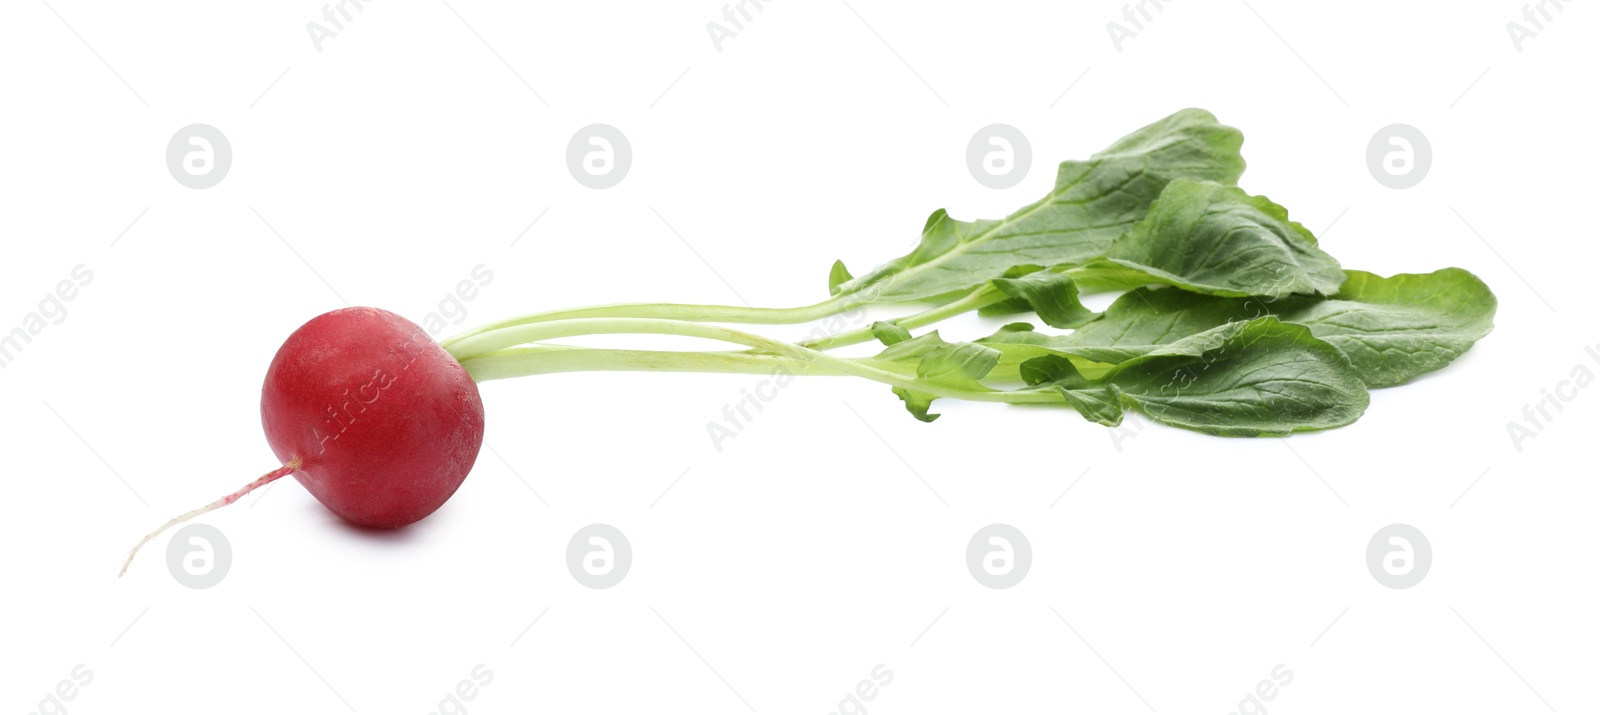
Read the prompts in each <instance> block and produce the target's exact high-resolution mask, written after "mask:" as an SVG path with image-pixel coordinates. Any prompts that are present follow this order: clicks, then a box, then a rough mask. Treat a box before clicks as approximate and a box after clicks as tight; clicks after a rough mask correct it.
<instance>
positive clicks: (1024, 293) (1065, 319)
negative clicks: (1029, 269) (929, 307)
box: [978, 271, 1100, 328]
mask: <svg viewBox="0 0 1600 715" xmlns="http://www.w3.org/2000/svg"><path fill="white" fill-rule="evenodd" d="M990 284H991V285H993V286H994V287H995V288H997V289H998V290H999V291H1000V292H1001V293H1004V294H1005V295H1006V296H1007V297H1008V298H1010V300H1007V301H1004V302H1002V303H999V304H996V306H1007V307H1013V306H1015V305H1016V304H1019V303H1020V305H1021V306H1022V307H1023V309H1024V310H1029V309H1031V310H1032V311H1033V312H1035V313H1037V314H1038V315H1039V319H1040V320H1043V321H1044V323H1045V325H1048V326H1050V327H1052V328H1076V327H1078V326H1080V325H1083V324H1085V323H1088V322H1090V321H1092V320H1094V319H1096V318H1098V317H1100V314H1099V313H1096V312H1094V311H1092V310H1089V309H1088V308H1085V307H1083V303H1081V302H1079V300H1078V284H1077V283H1076V282H1074V281H1073V280H1072V278H1070V277H1068V276H1067V275H1065V274H1062V273H1055V272H1052V271H1037V272H1034V273H1029V274H1027V275H1024V276H1021V277H1019V278H996V279H994V280H993V281H990ZM991 307H994V306H991ZM1012 312H1020V311H1012ZM978 313H979V315H1001V314H1003V313H1001V312H999V311H998V310H995V311H990V312H984V311H982V310H980V311H978Z"/></svg>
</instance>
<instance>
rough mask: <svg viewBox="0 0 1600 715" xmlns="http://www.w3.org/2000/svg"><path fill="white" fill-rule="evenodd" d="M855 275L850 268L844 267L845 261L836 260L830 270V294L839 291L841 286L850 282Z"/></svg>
mask: <svg viewBox="0 0 1600 715" xmlns="http://www.w3.org/2000/svg"><path fill="white" fill-rule="evenodd" d="M854 278H855V276H852V275H850V269H848V268H845V267H844V261H834V262H833V268H832V269H830V270H829V271H828V295H834V294H836V293H838V292H839V286H841V285H844V284H845V283H849V282H850V281H851V280H853V279H854Z"/></svg>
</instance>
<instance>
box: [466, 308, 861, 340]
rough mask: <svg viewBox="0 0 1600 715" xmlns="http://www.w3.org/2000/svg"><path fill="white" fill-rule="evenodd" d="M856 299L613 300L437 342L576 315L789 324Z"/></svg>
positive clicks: (821, 315)
mask: <svg viewBox="0 0 1600 715" xmlns="http://www.w3.org/2000/svg"><path fill="white" fill-rule="evenodd" d="M856 304H857V303H856V302H853V301H850V300H849V299H848V297H847V296H843V295H838V296H834V297H832V298H829V299H827V300H825V301H822V302H821V303H814V304H812V305H807V306H803V307H799V308H749V307H740V306H732V305H694V304H685V303H616V304H613V305H595V306H589V307H587V308H568V309H564V310H551V311H546V312H543V313H530V314H528V315H523V316H519V317H516V318H510V319H507V320H502V321H499V322H496V323H489V324H488V325H483V326H480V327H477V328H473V329H472V330H468V331H467V332H464V333H461V334H459V335H455V336H452V337H450V338H447V339H445V340H444V341H443V342H441V343H440V345H443V346H444V347H445V349H450V348H451V347H452V346H454V345H456V344H458V343H460V342H461V341H463V340H467V339H469V338H472V337H475V336H478V335H482V334H484V333H488V332H492V331H496V330H502V329H505V328H512V327H516V326H519V325H531V324H533V323H543V322H549V321H552V320H571V319H577V318H664V319H670V320H694V321H709V322H716V323H747V324H755V325H791V324H794V323H806V322H810V321H813V320H821V319H823V318H826V317H828V316H831V315H834V314H837V313H841V312H843V311H845V310H848V309H849V308H850V307H851V306H853V305H856Z"/></svg>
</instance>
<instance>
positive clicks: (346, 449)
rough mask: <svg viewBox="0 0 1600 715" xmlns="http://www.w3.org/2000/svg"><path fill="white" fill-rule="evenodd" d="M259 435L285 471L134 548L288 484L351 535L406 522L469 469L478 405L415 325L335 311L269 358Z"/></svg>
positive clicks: (437, 501) (463, 376) (429, 508)
mask: <svg viewBox="0 0 1600 715" xmlns="http://www.w3.org/2000/svg"><path fill="white" fill-rule="evenodd" d="M261 425H262V428H263V429H264V430H265V431H266V434H267V443H268V444H270V445H271V446H272V451H273V453H274V454H275V455H277V457H278V459H279V460H282V462H283V466H281V467H279V468H278V469H275V470H273V471H271V472H268V473H267V474H265V475H262V476H261V478H259V479H256V480H255V481H253V482H250V483H249V484H246V485H245V486H244V488H242V489H240V490H238V491H236V492H233V493H232V494H229V495H227V496H225V497H222V498H221V499H218V500H217V501H215V502H212V503H211V504H208V505H206V506H204V507H201V508H200V509H196V510H194V511H191V512H189V513H187V514H184V515H183V516H180V517H178V518H176V519H173V520H172V521H169V522H167V523H166V524H165V525H163V526H162V527H161V528H160V529H157V530H156V531H155V532H154V533H152V534H150V535H149V536H146V537H145V538H144V539H143V540H142V541H140V542H139V546H143V545H144V544H145V543H146V542H148V541H150V539H152V538H154V537H155V536H156V535H157V534H160V533H161V532H162V531H165V530H166V529H168V528H170V527H171V526H173V525H174V524H178V523H180V522H184V521H188V520H189V519H192V518H194V517H196V516H199V515H201V514H204V513H206V512H209V511H211V510H213V509H217V508H219V507H223V506H227V505H229V504H232V503H233V502H235V501H238V500H239V498H240V497H243V496H244V495H246V494H249V493H250V492H251V491H254V490H255V489H258V488H260V487H262V486H265V485H267V484H270V483H272V482H273V481H276V480H277V479H279V478H281V477H284V476H287V475H289V474H293V475H294V476H295V479H297V480H298V481H299V482H300V484H301V485H303V486H304V487H305V488H306V490H307V491H310V492H311V495H312V496H314V497H316V498H317V501H320V502H322V504H323V505H324V506H326V507H328V509H329V510H330V511H332V512H333V513H335V514H337V515H339V516H340V517H341V518H343V519H345V520H346V521H349V522H350V523H352V524H358V525H361V526H368V527H379V528H394V527H400V526H405V525H407V524H410V523H412V522H415V521H417V520H418V519H421V518H423V517H425V516H427V515H429V514H432V513H433V512H434V510H436V509H438V508H439V507H440V506H441V505H443V504H444V503H445V501H446V500H447V499H449V498H450V495H452V494H454V493H455V491H456V488H458V487H460V486H461V482H462V480H464V479H466V478H467V473H468V472H469V471H471V470H472V464H473V462H474V461H475V460H476V459H477V457H478V449H479V447H480V446H482V444H483V402H482V400H481V399H480V398H479V396H478V386H477V383H474V382H473V381H472V378H471V377H469V376H468V375H467V371H466V370H465V369H463V368H462V367H461V363H459V362H456V359H455V358H453V357H451V356H450V354H449V353H447V352H445V351H444V349H443V348H441V347H439V344H438V343H435V342H434V341H433V339H432V338H430V337H428V335H427V333H425V332H423V330H422V328H421V327H420V326H418V325H416V324H415V323H412V322H410V321H408V320H406V319H405V318H402V317H400V316H398V315H395V314H394V313H390V312H388V311H385V310H378V309H376V308H345V309H342V310H335V311H333V312H331V313H325V314H323V315H320V316H318V317H316V318H313V319H312V320H311V322H308V323H306V324H305V325H303V326H300V329H298V330H296V331H294V333H293V334H291V335H290V336H289V339H288V340H286V341H284V343H283V347H281V348H279V349H278V354H277V356H275V357H274V358H273V359H272V364H271V366H270V367H268V368H267V379H266V382H265V383H264V384H263V385H262V386H261ZM139 546H135V547H134V549H133V552H131V553H129V554H128V561H127V562H125V563H123V566H122V569H123V571H124V572H126V571H127V568H128V563H129V562H132V561H133V556H134V554H135V553H137V552H138V550H139Z"/></svg>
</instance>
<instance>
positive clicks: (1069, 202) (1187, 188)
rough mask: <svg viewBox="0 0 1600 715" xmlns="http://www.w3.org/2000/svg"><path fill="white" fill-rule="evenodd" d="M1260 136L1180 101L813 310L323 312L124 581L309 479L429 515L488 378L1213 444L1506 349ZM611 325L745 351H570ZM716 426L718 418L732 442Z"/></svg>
mask: <svg viewBox="0 0 1600 715" xmlns="http://www.w3.org/2000/svg"><path fill="white" fill-rule="evenodd" d="M1242 141H1243V138H1242V136H1241V135H1240V134H1239V132H1238V130H1235V129H1233V128H1231V127H1226V126H1223V125H1221V124H1218V123H1217V121H1216V118H1215V117H1213V116H1211V114H1210V113H1208V112H1205V111H1202V110H1197V109H1188V110H1183V111H1180V112H1178V113H1176V114H1173V115H1172V116H1170V117H1167V118H1166V119H1163V120H1160V121H1158V122H1156V123H1154V124H1151V125H1149V126H1147V127H1145V128H1143V129H1140V130H1138V131H1136V132H1134V133H1132V134H1130V135H1128V136H1126V137H1123V138H1122V139H1120V140H1118V141H1117V142H1116V143H1114V144H1112V145H1111V146H1110V147H1109V148H1108V149H1106V151H1104V152H1101V153H1099V154H1095V155H1094V156H1092V157H1090V159H1089V160H1087V161H1069V162H1065V163H1063V164H1062V165H1061V170H1060V172H1058V174H1057V180H1056V185H1055V187H1054V188H1053V189H1052V190H1051V192H1050V193H1049V194H1047V195H1046V196H1045V197H1044V198H1042V199H1040V200H1039V201H1036V202H1034V203H1032V204H1030V205H1028V206H1025V207H1023V208H1022V209H1021V210H1018V211H1017V212H1015V213H1013V214H1011V215H1010V216H1007V217H1005V218H1003V219H996V220H985V221H961V220H957V219H955V218H953V217H951V216H950V215H949V214H948V213H947V212H946V211H944V210H942V209H941V210H939V211H935V212H934V213H933V215H932V216H931V217H929V219H928V221H927V222H926V224H925V225H924V226H923V229H922V239H921V241H920V242H919V243H918V244H917V247H916V249H914V250H913V251H912V252H911V253H909V254H907V255H904V256H901V257H899V258H896V259H894V260H892V261H889V262H887V263H884V264H882V265H880V266H879V267H877V268H875V269H873V270H872V271H871V272H869V273H866V274H864V275H862V276H859V277H857V276H852V275H851V274H850V271H849V270H847V269H846V268H845V266H844V264H843V263H835V264H834V266H833V270H832V271H831V272H830V273H829V276H828V288H829V292H830V294H831V295H830V297H829V298H827V299H826V300H823V301H821V302H818V303H814V304H811V305H805V306H799V307H791V308H777V309H773V308H755V307H748V306H743V307H741V306H720V305H682V304H673V303H634V304H620V305H602V306H592V307H587V308H573V309H566V310H554V311H545V312H541V313H533V314H530V315H523V316H520V317H515V318H510V319H507V320H501V321H498V322H495V323H491V324H489V325H486V326H483V327H480V328H476V329H474V330H469V331H467V332H465V333H462V334H460V335H457V336H455V337H452V338H450V339H448V340H445V341H444V342H443V343H435V342H434V341H433V340H432V339H431V338H429V337H428V336H427V334H426V333H425V332H424V331H423V330H422V329H421V328H420V327H418V326H417V325H415V324H413V323H411V322H409V321H407V320H405V319H404V318H401V317H400V316H398V315H395V314H393V313H389V312H386V311H382V310H378V309H375V308H347V309H343V310H335V311H333V312H331V313H327V314H324V315H321V316H319V317H317V318H314V319H313V320H311V322H309V323H306V324H305V325H303V326H301V327H300V329H299V330H296V331H295V332H294V333H293V334H292V335H290V336H289V339H288V340H287V341H285V342H284V344H283V347H282V348H279V350H278V354H277V356H276V357H274V358H273V360H272V364H271V365H270V366H269V367H268V369H267V378H266V382H265V384H264V385H263V386H262V389H261V422H262V426H263V427H264V428H265V430H266V434H267V443H268V444H270V445H271V447H272V451H273V453H274V454H275V455H276V456H277V458H278V460H279V462H280V465H281V466H279V467H278V468H277V469H275V470H273V471H271V472H268V473H266V474H264V475H262V476H261V477H260V478H259V479H257V480H255V481H253V482H251V483H249V484H247V485H245V486H244V487H243V488H241V489H239V490H238V491H236V492H233V493H232V494H229V495H227V496H225V497H222V498H221V499H218V500H217V501H215V502H212V503H211V504H208V505H206V506H204V507H201V508H200V509H196V510H194V511H191V512H189V513H187V514H184V515H182V516H179V517H178V518H176V519H173V520H172V521H169V522H167V524H166V525H164V526H162V527H161V528H160V529H157V530H156V531H155V532H154V533H152V534H150V535H149V536H146V537H145V538H144V540H142V541H140V542H139V545H138V546H135V547H134V549H133V551H132V552H130V553H129V554H128V560H127V561H125V562H123V566H122V568H123V571H124V572H126V571H127V568H128V564H129V563H131V562H132V560H133V556H134V554H135V553H137V552H138V550H139V547H140V546H143V545H144V544H146V543H148V542H149V541H150V540H151V539H152V538H154V537H155V536H156V535H157V534H160V533H161V532H162V531H165V530H166V529H168V528H170V527H171V526H173V525H174V524H178V523H180V522H183V521H187V520H189V519H193V518H194V517H197V516H199V515H201V514H205V513H206V512H209V511H211V510H213V509H217V508H219V507H223V506H227V505H228V504H232V503H233V502H235V501H238V500H239V498H240V497H242V496H244V495H245V494H248V493H250V492H251V491H252V490H255V489H257V488H260V487H261V486H263V485H265V484H269V483H271V482H272V481H274V480H277V479H281V478H283V477H285V476H287V475H290V474H293V475H295V478H296V479H297V480H299V481H300V483H301V484H302V485H303V486H305V488H306V489H307V490H309V491H310V492H311V494H312V495H313V496H315V497H316V498H317V500H318V501H320V502H322V503H323V505H325V506H326V507H328V509H329V510H330V511H332V512H333V513H334V514H337V515H338V516H339V517H341V518H343V519H344V520H346V521H348V522H350V523H353V524H358V525H362V526H368V527H379V528H396V527H402V526H405V525H407V524H411V523H413V522H415V521H417V520H419V519H422V518H424V517H426V516H428V515H429V514H431V513H433V512H434V511H435V510H437V509H438V508H439V507H440V506H441V505H443V504H444V502H445V501H446V500H448V499H449V498H450V496H451V495H452V494H454V493H455V491H456V489H457V488H458V487H460V486H461V482H462V480H464V479H465V478H466V476H467V473H468V472H469V471H471V469H472V465H473V462H474V461H475V460H476V459H477V456H478V449H479V447H480V446H481V445H482V443H483V403H482V401H481V400H480V398H479V396H478V388H477V383H478V382H483V381H487V380H496V379H502V378H511V377H522V376H528V375H548V374H555V373H564V372H583V371H607V370H643V371H660V372H723V373H744V374H757V375H766V376H778V375H788V376H800V375H832V376H852V377H859V378H865V379H868V380H873V381H876V382H880V383H884V384H887V385H889V386H891V387H892V388H893V392H894V394H895V395H896V396H898V397H899V398H900V399H901V400H902V401H904V402H905V406H906V409H907V410H908V411H909V412H910V413H911V414H912V415H913V416H915V417H916V418H917V419H919V420H922V421H925V422H931V421H933V420H934V419H935V418H937V417H938V415H936V414H933V413H931V412H929V407H930V406H931V405H932V403H933V401H934V400H936V399H939V398H951V399H960V400H971V401H981V402H1004V403H1009V404H1048V405H1056V406H1062V407H1069V408H1072V409H1073V410H1076V411H1077V412H1079V413H1080V414H1082V415H1083V416H1084V417H1085V418H1087V419H1089V420H1090V421H1092V422H1097V423H1100V424H1103V425H1108V426H1115V425H1117V424H1120V423H1121V421H1122V419H1123V417H1124V415H1125V414H1126V412H1127V411H1128V410H1130V409H1131V410H1138V411H1140V412H1143V413H1144V414H1145V415H1146V416H1147V417H1149V418H1150V419H1151V420H1153V421H1156V422H1161V423H1164V424H1168V425H1173V426H1177V427H1184V428H1187V429H1193V430H1198V431H1201V432H1207V433H1211V434H1217V435H1227V436H1284V435H1289V434H1292V433H1295V432H1303V431H1308V430H1319V429H1330V428H1334V427H1341V426H1344V425H1347V424H1350V423H1351V422H1354V421H1355V420H1356V419H1357V418H1358V417H1360V416H1361V414H1362V412H1363V411H1364V410H1366V408H1367V406H1368V404H1369V396H1368V392H1367V390H1368V388H1371V387H1388V386H1393V385H1400V384H1404V383H1406V382H1409V381H1410V380H1412V379H1415V378H1416V377H1418V376H1420V375H1423V374H1426V373H1429V372H1432V371H1434V370H1438V369H1441V368H1443V367H1444V366H1446V365H1447V364H1449V363H1450V361H1451V360H1454V359H1455V358H1456V357H1457V356H1459V355H1461V354H1462V353H1464V352H1466V350H1467V349H1469V348H1470V347H1471V346H1472V345H1473V344H1474V343H1475V342H1476V341H1477V340H1479V339H1480V338H1482V337H1484V336H1485V335H1487V334H1488V333H1489V331H1490V329H1491V328H1492V327H1493V318H1494V313H1495V308H1496V306H1497V302H1496V300H1495V297H1494V294H1493V293H1492V292H1490V291H1489V288H1488V286H1486V285H1484V284H1483V282H1482V281H1481V280H1478V278H1477V277H1476V276H1473V275H1472V274H1470V273H1468V272H1466V271H1463V270H1460V269H1444V270H1440V271H1435V272H1433V273H1429V274H1415V275H1409V274H1401V275H1396V276H1392V277H1389V278H1384V277H1381V276H1377V275H1373V274H1371V273H1364V272H1361V271H1345V270H1343V269H1342V268H1341V267H1340V265H1339V263H1338V261H1336V260H1334V258H1333V257H1332V256H1330V255H1328V254H1326V253H1325V252H1323V250H1322V248H1321V247H1320V246H1319V245H1318V243H1317V241H1316V238H1315V237H1314V236H1313V235H1312V234H1311V232H1310V231H1308V230H1306V229H1305V227H1304V226H1302V225H1300V224H1299V223H1296V222H1294V221H1291V220H1289V214H1288V211H1287V210H1286V209H1284V208H1283V207H1282V206H1279V205H1277V204H1275V203H1273V202H1272V201H1270V200H1268V199H1267V198H1266V197H1263V196H1252V195H1250V194H1248V193H1246V192H1245V191H1243V190H1242V189H1239V188H1237V187H1236V186H1234V185H1233V184H1234V182H1235V181H1236V180H1237V179H1238V178H1239V175H1240V173H1241V172H1243V170H1244V159H1243V158H1242V157H1241V156H1240V155H1239V147H1240V144H1241V142H1242ZM1152 286H1159V287H1152ZM1092 290H1122V291H1126V293H1125V295H1123V296H1122V297H1121V298H1119V299H1117V300H1116V301H1115V302H1113V303H1112V304H1111V306H1110V307H1109V308H1107V310H1106V312H1105V313H1104V314H1100V313H1096V312H1094V311H1091V310H1089V309H1088V308H1086V307H1084V306H1083V304H1082V303H1081V302H1079V300H1078V297H1079V294H1080V292H1081V291H1092ZM910 303H923V304H930V305H928V306H927V307H925V308H924V309H922V310H920V311H918V312H912V313H902V314H901V315H900V316H899V317H896V318H893V319H889V320H884V321H880V322H876V323H872V324H871V325H870V326H868V327H861V328H855V329H848V328H849V326H847V325H845V323H846V321H844V320H842V319H841V318H840V316H841V315H844V314H847V313H849V312H851V311H856V310H860V309H862V308H863V306H867V305H877V306H884V307H886V308H887V307H888V306H899V307H902V308H903V307H904V306H905V305H906V304H910ZM973 311H977V312H978V313H979V314H980V315H985V316H992V315H1012V314H1018V313H1021V314H1029V313H1032V314H1034V315H1036V316H1037V317H1038V318H1039V320H1040V321H1041V322H1043V323H1044V324H1046V325H1048V326H1050V327H1052V328H1059V329H1072V330H1073V331H1074V332H1072V333H1070V334H1065V335H1058V334H1046V333H1045V332H1044V331H1036V330H1034V326H1033V325H1032V324H1030V323H1026V322H1015V323H1010V324H1008V325H1006V326H1005V327H1003V328H1001V329H1000V330H999V331H998V332H996V333H994V334H992V335H989V336H987V337H982V338H978V339H976V340H971V341H966V342H953V343H952V342H946V341H945V340H944V339H943V338H942V337H940V335H939V333H938V332H937V331H929V332H924V333H922V334H921V335H915V336H914V335H912V333H911V331H912V330H915V329H919V328H923V327H926V326H929V325H933V324H935V323H938V322H940V321H942V320H945V319H947V318H951V317H954V316H958V315H962V314H965V313H970V312H973ZM812 321H822V324H821V326H820V327H819V328H818V329H817V330H814V331H813V336H812V337H811V338H810V339H806V340H803V341H801V342H798V343H791V342H784V341H779V340H773V339H771V338H767V337H763V336H760V335H754V334H751V333H747V332H743V331H739V330H735V329H732V328H729V327H725V326H722V325H713V323H745V324H765V325H790V324H795V323H804V322H812ZM602 334H609V335H637V334H654V335H677V336H684V337H691V338H700V339H707V340H716V341H721V342H724V343H732V344H734V345H737V346H741V347H742V348H744V349H743V350H739V351H729V350H722V351H715V352H712V351H673V352H663V351H651V350H623V349H599V348H583V347H574V346H570V345H564V344H560V343H559V342H556V341H560V340H562V339H565V338H572V337H579V336H587V335H602ZM874 339H876V340H878V341H879V342H881V343H883V344H884V345H885V346H886V349H884V350H882V351H881V352H879V353H877V354H876V355H870V356H863V357H841V356H838V355H835V354H832V353H830V352H828V351H830V350H833V349H836V348H841V347H845V346H849V345H856V344H859V343H863V342H867V341H870V340H874ZM997 383H1006V384H997ZM756 406H757V407H758V408H759V405H756ZM740 409H741V410H742V409H744V408H743V406H742V405H741V407H740ZM715 427H716V425H715V424H708V425H707V433H708V434H709V435H711V436H712V438H713V443H714V444H716V443H717V442H716V440H717V439H718V437H717V433H716V431H715V429H714V428H715ZM724 431H726V430H724Z"/></svg>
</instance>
